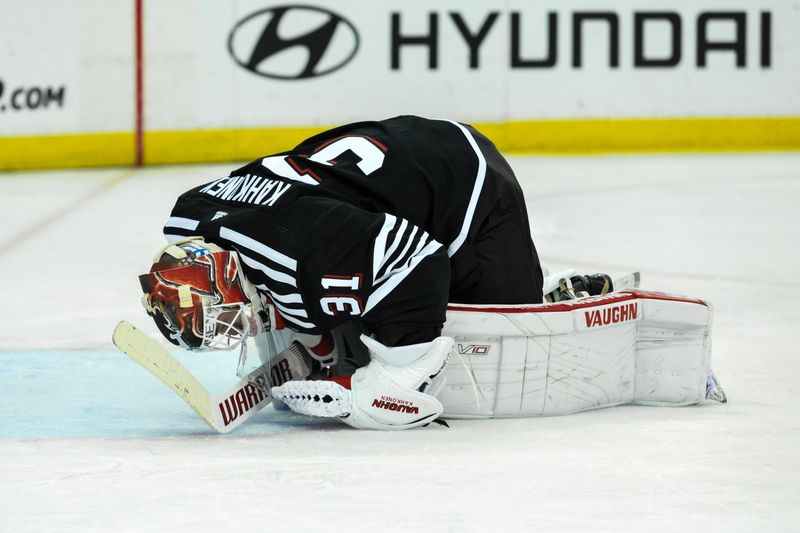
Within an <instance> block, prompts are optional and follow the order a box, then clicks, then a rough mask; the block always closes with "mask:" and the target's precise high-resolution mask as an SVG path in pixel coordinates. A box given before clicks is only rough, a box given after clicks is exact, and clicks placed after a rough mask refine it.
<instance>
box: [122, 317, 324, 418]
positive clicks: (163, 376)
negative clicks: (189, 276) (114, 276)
mask: <svg viewBox="0 0 800 533" xmlns="http://www.w3.org/2000/svg"><path fill="white" fill-rule="evenodd" d="M112 339H113V341H114V345H116V347H117V348H119V349H120V350H122V352H124V353H125V355H127V356H128V357H130V358H131V359H133V360H134V361H136V362H137V363H139V364H140V365H141V366H142V367H143V368H144V369H145V370H147V371H148V372H150V373H151V374H153V375H154V376H155V377H157V378H158V379H160V380H161V381H162V382H163V383H164V384H166V385H167V386H168V387H169V388H171V389H172V390H173V391H174V392H175V393H176V394H177V395H178V396H180V397H181V398H182V399H183V401H185V402H186V403H187V404H188V405H189V407H191V408H192V409H194V412H195V413H197V414H198V415H199V416H200V418H202V419H203V420H205V422H206V423H207V424H208V425H209V426H211V427H212V428H213V429H215V430H217V431H218V432H220V433H228V432H230V431H231V430H233V429H235V428H236V427H238V426H239V425H240V424H242V423H243V422H245V421H246V420H248V419H250V418H252V417H253V415H255V414H256V413H257V412H258V411H260V410H261V408H262V407H264V406H265V405H267V404H268V403H270V401H271V400H272V398H271V396H270V386H271V385H280V384H282V383H283V382H284V381H288V380H292V379H304V378H305V377H306V376H307V375H308V373H309V372H310V367H309V366H308V364H307V362H306V361H305V360H304V359H303V358H302V357H299V355H300V354H297V353H295V351H294V350H292V349H291V348H290V349H289V350H286V351H284V352H283V353H281V354H279V355H278V356H276V357H275V358H273V359H272V360H271V361H269V362H267V363H265V364H263V365H261V366H260V367H258V368H256V369H255V370H253V371H252V372H250V373H249V374H248V375H247V376H245V377H244V378H242V379H241V380H240V381H239V382H238V383H236V384H235V385H233V386H232V387H230V388H229V389H227V390H226V391H224V392H222V393H220V394H218V395H212V394H211V393H210V392H209V391H208V389H206V388H205V387H204V386H203V385H202V384H201V383H200V382H199V381H197V379H196V378H195V377H194V376H193V375H192V374H191V372H189V371H188V370H187V369H186V367H184V366H183V365H182V364H181V363H180V362H179V361H178V360H177V359H175V357H173V356H172V355H171V354H170V353H169V352H168V351H166V350H165V349H164V348H162V347H161V346H160V345H159V344H158V343H157V342H156V341H154V340H153V339H151V338H150V337H148V336H147V335H145V334H144V333H142V332H141V331H139V330H138V329H137V328H136V327H135V326H134V325H132V324H131V323H129V322H126V321H124V320H123V321H122V322H120V323H119V324H118V325H117V327H116V328H115V329H114V335H113V337H112ZM287 352H288V353H287Z"/></svg>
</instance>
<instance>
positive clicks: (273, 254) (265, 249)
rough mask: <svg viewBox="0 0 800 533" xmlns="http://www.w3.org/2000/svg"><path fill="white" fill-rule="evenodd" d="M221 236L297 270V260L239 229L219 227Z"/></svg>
mask: <svg viewBox="0 0 800 533" xmlns="http://www.w3.org/2000/svg"><path fill="white" fill-rule="evenodd" d="M219 236H220V237H222V238H223V239H227V240H229V241H231V242H234V243H236V244H238V245H239V246H243V247H245V248H247V249H249V250H252V251H254V252H256V253H257V254H260V255H263V256H264V257H266V258H267V259H269V260H271V261H275V262H276V263H278V264H279V265H281V266H285V267H286V268H288V269H289V270H297V261H295V260H294V259H292V258H291V257H289V256H288V255H284V254H282V253H280V252H279V251H278V250H275V249H274V248H270V247H269V246H267V245H266V244H262V243H260V242H258V241H257V240H255V239H253V238H251V237H248V236H247V235H243V234H242V233H239V232H238V231H234V230H232V229H230V228H226V227H225V226H222V227H220V228H219Z"/></svg>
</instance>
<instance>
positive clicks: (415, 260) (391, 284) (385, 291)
mask: <svg viewBox="0 0 800 533" xmlns="http://www.w3.org/2000/svg"><path fill="white" fill-rule="evenodd" d="M441 247H442V245H441V244H439V243H438V242H436V241H431V242H430V243H428V245H427V246H426V247H425V248H423V249H422V250H421V251H420V252H419V253H418V254H417V255H415V256H413V257H412V258H411V261H410V262H409V264H408V266H407V267H406V268H404V269H402V270H399V271H398V272H396V273H395V274H394V275H392V276H391V277H390V278H389V279H387V280H386V283H384V284H383V285H381V286H380V287H379V288H378V289H377V290H375V291H374V292H373V293H372V294H370V295H369V298H367V303H366V305H365V306H364V312H363V313H361V315H362V316H363V315H366V314H367V313H368V312H369V311H370V310H371V309H372V308H373V307H375V306H376V305H378V304H379V303H380V301H381V300H383V299H384V298H386V296H388V295H389V293H391V292H392V290H393V289H394V288H395V287H397V286H398V285H399V284H400V282H401V281H403V280H404V279H406V276H408V275H409V274H411V272H412V271H413V270H414V268H416V266H417V265H418V264H419V263H420V262H421V261H422V260H423V259H425V258H426V257H428V256H429V255H431V254H433V253H435V252H436V251H437V250H438V249H439V248H441Z"/></svg>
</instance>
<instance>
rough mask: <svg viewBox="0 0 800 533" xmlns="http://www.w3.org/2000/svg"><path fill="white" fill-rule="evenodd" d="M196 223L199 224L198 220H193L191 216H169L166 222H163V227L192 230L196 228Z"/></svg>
mask: <svg viewBox="0 0 800 533" xmlns="http://www.w3.org/2000/svg"><path fill="white" fill-rule="evenodd" d="M198 224H200V221H199V220H193V219H191V218H183V217H170V218H169V219H168V220H167V223H166V224H164V227H166V228H181V229H188V230H189V231H194V230H196V229H197V226H198Z"/></svg>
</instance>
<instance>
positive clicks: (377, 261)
mask: <svg viewBox="0 0 800 533" xmlns="http://www.w3.org/2000/svg"><path fill="white" fill-rule="evenodd" d="M385 217H386V218H385V219H384V221H383V227H382V228H381V231H380V232H378V236H377V237H376V238H375V245H374V247H373V250H372V279H373V281H374V280H375V276H377V275H378V270H379V269H380V268H381V265H382V264H383V261H384V259H385V258H386V239H387V237H389V233H390V232H391V231H392V229H393V228H394V225H395V223H396V222H397V218H396V217H395V216H394V215H390V214H388V213H387V214H386V215H385ZM403 222H405V221H403Z"/></svg>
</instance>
